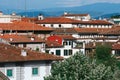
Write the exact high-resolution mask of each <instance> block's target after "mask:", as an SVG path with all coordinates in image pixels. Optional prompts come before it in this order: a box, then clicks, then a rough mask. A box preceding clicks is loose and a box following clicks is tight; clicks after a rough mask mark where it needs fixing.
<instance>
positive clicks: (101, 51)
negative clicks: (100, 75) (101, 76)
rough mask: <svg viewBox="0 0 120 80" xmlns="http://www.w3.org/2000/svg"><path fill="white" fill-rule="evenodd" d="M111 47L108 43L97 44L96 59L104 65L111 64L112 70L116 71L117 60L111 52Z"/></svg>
mask: <svg viewBox="0 0 120 80" xmlns="http://www.w3.org/2000/svg"><path fill="white" fill-rule="evenodd" d="M111 50H112V49H111V47H110V46H108V45H99V46H97V47H96V59H97V62H98V63H102V64H104V65H106V66H111V68H112V70H113V71H116V70H115V69H116V67H117V60H116V58H115V57H114V56H113V55H112V54H111Z"/></svg>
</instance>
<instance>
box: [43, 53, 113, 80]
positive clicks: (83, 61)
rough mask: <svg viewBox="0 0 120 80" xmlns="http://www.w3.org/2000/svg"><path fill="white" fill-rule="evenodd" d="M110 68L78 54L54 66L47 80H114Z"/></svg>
mask: <svg viewBox="0 0 120 80" xmlns="http://www.w3.org/2000/svg"><path fill="white" fill-rule="evenodd" d="M113 74H114V73H113V71H112V70H111V67H110V66H105V65H104V64H96V60H95V59H92V60H91V59H90V58H89V57H87V56H85V55H83V54H81V53H76V54H75V55H74V56H72V57H70V58H68V59H65V60H64V61H62V62H56V63H54V64H53V65H52V69H51V75H49V76H47V77H45V78H44V79H45V80H114V79H113V78H114V77H113Z"/></svg>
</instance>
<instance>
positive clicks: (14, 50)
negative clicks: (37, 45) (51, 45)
mask: <svg viewBox="0 0 120 80" xmlns="http://www.w3.org/2000/svg"><path fill="white" fill-rule="evenodd" d="M22 50H23V49H22V48H18V47H15V46H11V45H6V44H2V43H0V62H21V61H22V62H24V61H43V60H45V61H47V60H50V61H52V60H62V59H63V58H62V57H60V56H55V55H52V54H47V53H41V52H37V51H31V50H25V51H26V53H27V55H26V56H23V55H21V51H22Z"/></svg>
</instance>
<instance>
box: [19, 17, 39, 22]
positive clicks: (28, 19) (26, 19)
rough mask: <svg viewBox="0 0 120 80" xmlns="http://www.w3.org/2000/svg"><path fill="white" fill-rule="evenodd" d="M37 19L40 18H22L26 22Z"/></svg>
mask: <svg viewBox="0 0 120 80" xmlns="http://www.w3.org/2000/svg"><path fill="white" fill-rule="evenodd" d="M37 20H38V19H37V18H28V17H23V18H21V21H25V22H35V21H37Z"/></svg>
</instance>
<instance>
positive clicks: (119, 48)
mask: <svg viewBox="0 0 120 80" xmlns="http://www.w3.org/2000/svg"><path fill="white" fill-rule="evenodd" d="M112 49H114V50H120V42H118V43H115V44H113V45H112Z"/></svg>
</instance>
